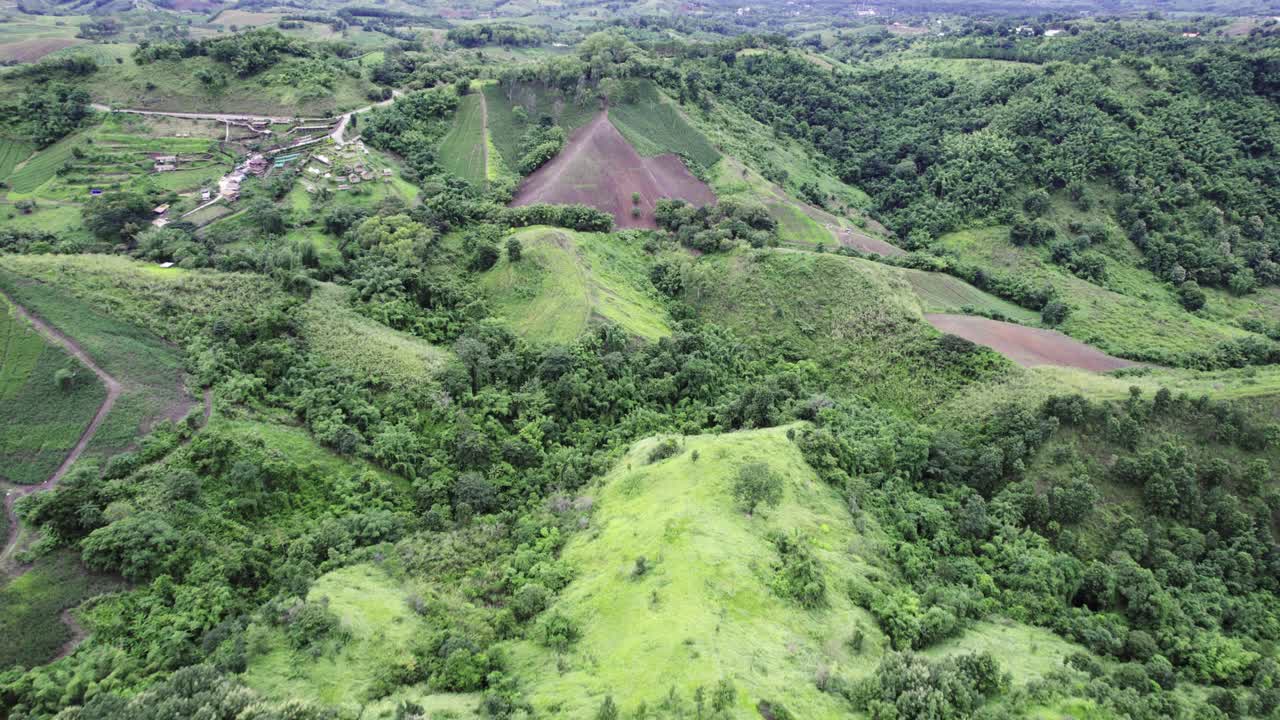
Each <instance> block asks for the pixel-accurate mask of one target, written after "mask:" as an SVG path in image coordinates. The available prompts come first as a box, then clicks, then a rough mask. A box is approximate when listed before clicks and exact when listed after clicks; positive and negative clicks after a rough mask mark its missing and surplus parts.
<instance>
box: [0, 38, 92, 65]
mask: <svg viewBox="0 0 1280 720" xmlns="http://www.w3.org/2000/svg"><path fill="white" fill-rule="evenodd" d="M80 42H81V41H80V40H76V39H74V38H29V39H27V40H19V41H18V42H14V43H5V44H4V45H0V60H14V61H17V62H20V63H27V62H35V61H36V60H39V59H40V58H42V57H44V56H45V55H48V54H49V53H51V52H53V51H54V50H61V49H62V48H65V47H71V46H72V45H79V44H80Z"/></svg>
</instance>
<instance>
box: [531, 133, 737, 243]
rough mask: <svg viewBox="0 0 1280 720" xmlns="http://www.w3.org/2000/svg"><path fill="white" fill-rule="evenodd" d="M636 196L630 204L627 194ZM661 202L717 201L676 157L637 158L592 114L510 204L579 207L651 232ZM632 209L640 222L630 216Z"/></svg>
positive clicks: (619, 137) (622, 141)
mask: <svg viewBox="0 0 1280 720" xmlns="http://www.w3.org/2000/svg"><path fill="white" fill-rule="evenodd" d="M632 193H639V194H640V202H639V203H638V204H633V203H632V201H631V194H632ZM661 198H680V199H683V200H687V201H689V202H690V203H692V204H694V205H708V204H710V203H714V202H715V201H716V196H715V193H713V192H711V188H709V187H707V185H706V183H704V182H702V181H701V180H699V179H698V178H696V177H694V176H693V174H692V173H690V172H689V170H688V169H687V168H685V166H684V163H683V162H681V161H680V158H678V157H676V156H675V155H659V156H657V157H651V158H645V157H640V154H639V153H637V152H636V149H635V148H634V147H632V146H631V143H629V142H627V140H626V138H624V137H622V134H621V133H619V132H618V130H617V129H616V128H614V127H613V125H612V124H611V123H610V122H609V117H608V115H607V114H606V113H604V112H601V113H600V114H599V115H596V116H595V118H594V119H592V120H591V122H589V123H587V124H586V125H583V126H582V127H580V128H578V129H577V130H575V131H573V134H572V135H570V136H569V142H568V143H567V144H566V145H565V147H564V150H562V151H561V152H560V154H559V155H557V156H555V157H554V158H552V159H551V162H548V163H547V164H546V165H543V166H542V167H540V168H538V169H537V170H535V171H533V174H532V175H530V176H529V177H527V178H525V180H524V182H523V183H521V185H520V190H519V191H518V192H517V193H516V196H515V199H514V200H512V201H511V204H512V205H533V204H535V203H552V204H557V205H571V204H582V205H590V206H591V207H594V208H597V209H600V210H603V211H605V212H607V213H611V214H612V215H613V219H614V222H615V225H616V226H617V227H620V228H655V227H657V224H656V223H655V222H654V220H653V208H654V205H655V203H657V201H658V200H659V199H661ZM632 207H639V208H640V217H632V215H631V209H632Z"/></svg>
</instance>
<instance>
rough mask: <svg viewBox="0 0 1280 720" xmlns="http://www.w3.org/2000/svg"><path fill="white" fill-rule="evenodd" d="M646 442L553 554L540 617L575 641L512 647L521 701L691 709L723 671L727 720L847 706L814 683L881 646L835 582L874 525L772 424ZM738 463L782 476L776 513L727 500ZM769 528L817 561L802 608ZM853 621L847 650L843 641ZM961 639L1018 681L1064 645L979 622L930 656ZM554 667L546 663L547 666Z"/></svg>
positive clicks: (858, 571) (867, 555)
mask: <svg viewBox="0 0 1280 720" xmlns="http://www.w3.org/2000/svg"><path fill="white" fill-rule="evenodd" d="M660 441H661V438H650V439H648V440H645V441H642V442H640V443H637V444H636V445H635V446H634V447H632V448H631V450H630V452H629V453H628V454H627V455H626V456H625V457H624V458H623V459H621V460H620V461H619V462H618V464H617V465H616V466H615V467H614V469H613V471H612V472H610V473H609V474H608V475H606V476H605V477H604V478H603V479H602V480H601V481H600V488H599V490H598V491H597V493H596V494H595V498H594V500H595V502H596V503H597V505H598V508H599V509H598V511H597V512H596V514H595V516H594V517H593V519H592V527H591V529H590V530H588V531H587V532H584V533H582V534H581V535H579V536H578V537H577V538H576V539H574V540H573V541H572V542H571V543H570V544H569V546H568V547H567V548H566V549H565V551H564V558H565V560H566V562H568V563H569V564H570V565H571V566H572V567H573V569H574V570H575V573H576V576H575V579H574V581H573V582H572V583H570V585H569V587H568V588H566V589H565V590H564V591H563V592H562V593H561V596H560V599H559V600H558V602H557V603H556V604H555V605H554V606H553V607H552V608H551V610H550V611H549V612H550V613H552V614H556V613H558V614H561V615H563V616H565V617H568V618H570V619H571V620H572V621H574V622H576V623H577V624H578V626H579V627H580V630H581V639H580V640H578V641H577V642H576V643H575V644H573V645H572V646H571V647H570V648H569V649H568V650H567V651H565V652H564V653H562V654H558V653H556V652H553V651H552V650H549V649H547V648H545V647H542V646H540V645H538V644H537V643H535V642H529V641H525V642H521V643H517V644H516V645H515V646H514V647H513V648H512V649H511V653H510V654H511V658H512V663H513V667H514V670H515V672H516V673H517V674H518V675H519V676H520V677H521V678H522V680H525V681H527V682H528V683H529V692H528V697H529V699H530V700H531V702H532V703H533V704H534V707H535V708H536V709H538V710H541V711H543V712H546V713H549V714H552V715H555V716H556V717H564V718H574V719H576V718H592V717H595V712H596V709H597V708H598V707H599V706H600V704H601V702H602V700H603V699H604V697H605V696H606V695H612V696H613V698H614V700H615V702H616V703H617V704H618V706H619V708H620V710H621V711H622V714H623V716H624V717H626V716H628V714H630V713H632V712H635V710H636V708H637V707H639V706H640V704H641V703H645V704H647V705H648V707H650V708H655V707H658V706H661V705H662V703H663V702H664V701H667V698H669V697H670V695H671V694H674V695H675V696H677V697H678V698H679V701H680V702H682V703H683V704H685V705H686V706H691V705H692V698H693V695H694V691H695V690H696V689H697V688H700V687H701V688H703V689H704V690H705V691H707V692H708V693H709V692H710V690H711V689H712V688H713V687H714V686H715V685H717V683H719V682H721V681H722V680H724V679H728V680H730V681H731V682H732V683H733V684H734V686H735V689H736V694H735V696H734V702H733V705H732V710H731V712H730V717H734V718H748V717H756V716H757V713H756V711H755V708H756V705H757V703H759V702H760V701H762V700H767V701H771V702H780V703H781V704H782V705H783V706H784V707H786V708H787V710H789V711H790V712H791V713H792V714H793V715H794V717H797V718H843V717H849V716H850V713H851V711H852V708H851V707H850V706H849V705H848V704H847V702H846V701H845V700H843V699H842V698H841V697H840V696H839V695H838V694H835V693H824V692H822V691H821V690H819V689H818V688H817V686H816V685H815V683H814V682H813V678H814V677H815V675H818V674H821V673H824V672H825V673H829V674H831V675H837V676H841V677H845V678H849V679H857V678H861V677H865V676H866V675H868V674H870V672H871V671H872V670H873V669H874V668H875V666H876V664H877V663H878V662H879V660H880V658H881V657H882V656H883V654H884V653H885V652H886V650H887V646H888V642H887V639H886V638H885V637H884V635H882V634H881V632H880V631H879V629H878V628H877V626H876V623H875V621H874V620H873V619H872V618H871V616H870V615H869V614H868V613H867V612H866V611H865V610H863V609H862V608H860V607H858V606H857V605H855V604H854V603H853V602H852V601H851V600H850V599H849V597H848V595H846V593H845V592H844V588H846V587H848V586H849V584H850V583H851V582H854V581H856V582H860V583H866V582H872V583H877V582H882V581H885V575H884V573H883V571H882V570H880V569H879V568H878V567H877V565H878V560H877V558H878V557H879V556H880V555H881V553H882V551H883V547H882V543H883V536H882V535H881V533H880V531H879V530H878V529H877V527H876V526H875V525H874V524H873V523H867V524H866V525H865V526H864V528H863V530H861V531H859V530H857V529H855V526H854V523H852V522H851V520H850V517H849V511H848V509H847V507H846V505H845V502H844V501H843V500H842V499H841V497H840V495H839V493H838V492H836V491H835V490H834V489H833V488H831V487H829V486H827V485H825V484H823V483H822V482H820V481H819V480H818V479H817V477H816V476H815V475H814V473H813V471H812V470H811V469H810V468H809V466H808V465H807V464H806V463H805V462H804V459H803V457H802V456H801V454H800V451H799V450H798V448H797V447H796V446H795V445H794V444H793V443H792V442H791V441H790V440H789V439H788V429H787V428H771V429H768V430H758V431H749V432H739V433H732V434H726V435H699V436H691V437H685V438H680V439H679V449H678V451H677V452H676V454H675V455H674V456H673V457H670V458H667V459H663V460H658V461H656V462H651V461H650V454H651V453H652V452H653V450H654V449H655V447H657V446H658V444H659V442H660ZM748 463H765V464H766V465H767V466H768V467H769V468H770V469H771V470H772V471H774V472H776V473H778V474H780V475H781V476H782V477H783V478H784V491H783V496H782V500H781V503H780V504H779V505H778V506H777V507H776V508H769V509H763V510H760V511H757V512H756V513H755V514H754V515H747V514H745V513H743V512H742V511H741V509H739V508H738V507H737V506H736V505H735V502H734V499H733V496H732V491H731V485H732V482H733V478H734V477H735V476H736V473H737V472H738V470H739V468H741V467H742V466H743V465H746V464H748ZM778 533H780V534H783V535H787V536H790V537H798V538H800V539H801V540H800V541H801V542H803V543H805V544H806V545H807V546H808V548H809V549H810V551H811V552H812V554H813V555H814V557H815V558H816V560H817V562H818V566H819V567H820V572H821V575H822V578H823V580H824V582H825V585H826V588H827V593H826V598H827V604H826V605H825V606H822V607H818V608H815V609H808V610H807V609H804V608H803V607H800V606H798V605H797V604H796V603H795V602H794V601H792V600H790V599H788V598H786V597H784V596H782V595H779V594H778V592H777V591H775V589H774V586H773V583H774V581H775V577H776V573H777V572H778V570H777V562H778V561H777V557H778V551H777V549H776V548H775V546H774V544H773V542H771V541H770V535H771V534H778ZM638 558H643V563H644V567H645V571H644V572H643V573H639V574H638V573H637V571H636V567H637V563H638V560H637V559H638ZM856 631H861V632H862V634H863V641H862V644H861V648H860V649H858V648H857V647H856V646H855V645H853V644H851V643H850V642H849V639H850V637H851V636H852V635H853V634H854V633H855V632H856ZM975 650H989V651H991V652H992V653H993V655H995V656H996V657H997V658H998V659H999V660H1000V661H1001V662H1002V663H1004V667H1006V668H1007V669H1008V670H1010V671H1012V673H1013V674H1014V680H1015V683H1018V684H1021V683H1024V682H1026V681H1029V680H1033V679H1036V678H1039V677H1042V676H1044V675H1045V674H1047V673H1049V672H1051V671H1053V670H1054V669H1056V668H1058V667H1060V666H1061V663H1062V658H1063V657H1065V656H1066V655H1068V654H1071V653H1073V652H1078V651H1079V647H1078V646H1075V645H1073V644H1071V643H1067V642H1065V641H1062V640H1060V639H1057V638H1056V637H1054V636H1053V634H1052V633H1049V632H1047V631H1044V630H1038V629H1033V628H1028V627H1026V626H1023V625H1019V624H1017V623H1010V622H999V623H997V622H989V623H980V624H978V625H976V626H975V627H974V628H972V629H971V630H970V631H969V632H968V633H965V634H963V635H961V636H960V637H958V638H956V639H954V640H951V641H948V642H946V643H942V644H940V645H938V646H936V647H935V648H932V649H931V650H930V651H929V655H931V656H941V655H949V654H952V653H957V652H969V651H975ZM553 666H554V667H558V672H555V673H552V672H547V669H548V668H550V667H553Z"/></svg>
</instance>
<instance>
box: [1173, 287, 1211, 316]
mask: <svg viewBox="0 0 1280 720" xmlns="http://www.w3.org/2000/svg"><path fill="white" fill-rule="evenodd" d="M1205 301H1206V298H1205V294H1204V291H1203V290H1201V289H1200V285H1199V284H1197V283H1196V281H1195V280H1188V281H1186V282H1184V283H1182V284H1181V285H1179V286H1178V302H1179V303H1181V304H1182V307H1183V308H1185V309H1186V310H1187V311H1188V312H1195V311H1196V310H1199V309H1200V308H1202V307H1204V304H1205Z"/></svg>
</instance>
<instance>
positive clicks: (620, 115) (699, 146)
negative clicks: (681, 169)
mask: <svg viewBox="0 0 1280 720" xmlns="http://www.w3.org/2000/svg"><path fill="white" fill-rule="evenodd" d="M609 121H610V122H612V123H613V125H614V127H616V128H618V132H620V133H622V135H623V137H625V138H626V139H627V141H628V142H630V143H631V144H632V145H634V146H635V148H636V150H637V151H639V152H640V154H641V155H644V156H653V155H661V154H663V153H676V154H678V155H681V156H683V157H686V158H688V159H690V160H692V161H693V162H694V163H696V164H697V165H700V166H702V167H704V168H710V167H711V166H712V165H714V164H715V163H716V161H717V160H719V159H720V153H719V151H717V150H716V149H715V147H714V146H713V145H712V144H711V143H710V142H708V141H707V139H706V138H705V137H703V135H702V133H700V132H698V131H697V130H695V129H693V127H692V126H690V125H689V123H688V122H686V121H685V119H684V117H683V116H682V115H681V113H680V111H679V110H678V109H676V107H675V106H674V105H672V104H671V102H670V101H668V100H666V99H665V98H663V97H662V96H661V95H660V94H659V92H658V89H657V88H656V87H654V85H653V84H652V83H650V82H638V83H635V89H634V90H633V91H632V95H630V96H629V97H628V98H627V99H626V101H625V102H621V103H616V104H610V106H609Z"/></svg>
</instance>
